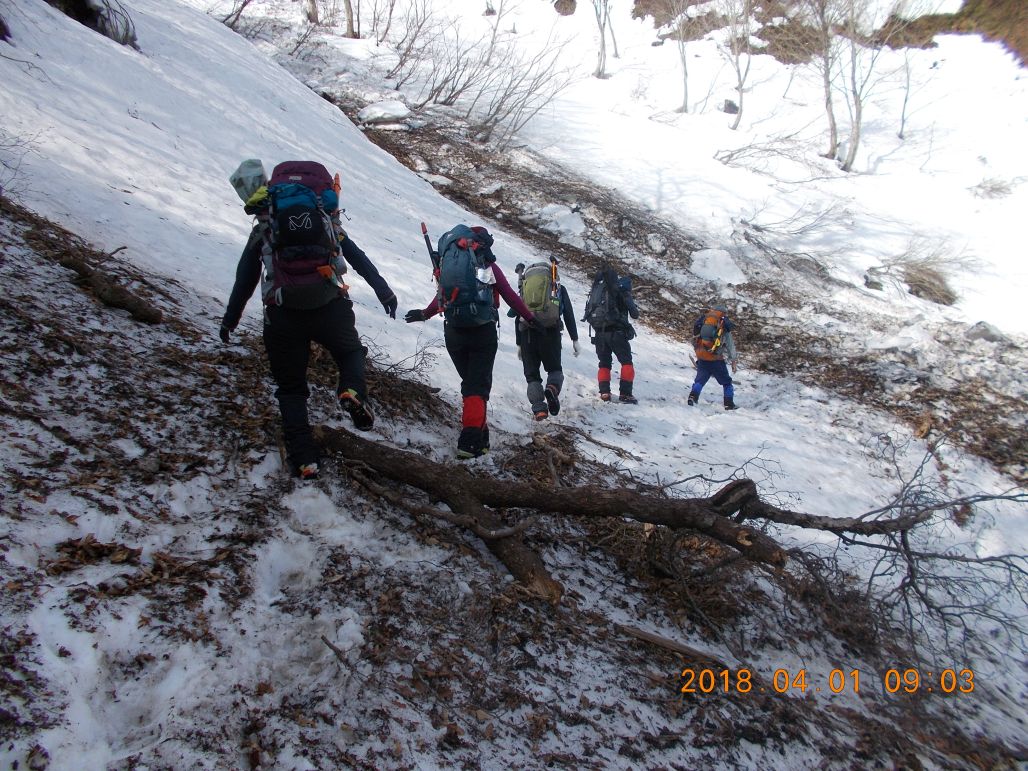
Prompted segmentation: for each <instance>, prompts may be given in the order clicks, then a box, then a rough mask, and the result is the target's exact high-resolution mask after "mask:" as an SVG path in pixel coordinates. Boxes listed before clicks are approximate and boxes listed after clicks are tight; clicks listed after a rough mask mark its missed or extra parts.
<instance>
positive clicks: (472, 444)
mask: <svg viewBox="0 0 1028 771" xmlns="http://www.w3.org/2000/svg"><path fill="white" fill-rule="evenodd" d="M488 436H489V434H488V432H487V431H486V430H485V429H481V428H475V427H474V426H465V427H464V428H463V429H462V430H461V432H460V437H459V438H458V439H457V457H458V458H460V459H461V460H467V459H468V458H478V457H480V456H482V455H485V454H486V453H487V452H489V445H487V444H486V442H485V440H486V439H487V438H488Z"/></svg>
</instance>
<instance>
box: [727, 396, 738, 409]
mask: <svg viewBox="0 0 1028 771" xmlns="http://www.w3.org/2000/svg"><path fill="white" fill-rule="evenodd" d="M725 409H726V410H737V409H739V408H738V407H736V406H735V401H734V400H733V399H732V397H731V396H726V397H725Z"/></svg>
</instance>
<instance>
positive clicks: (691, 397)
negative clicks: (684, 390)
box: [686, 391, 700, 407]
mask: <svg viewBox="0 0 1028 771" xmlns="http://www.w3.org/2000/svg"><path fill="white" fill-rule="evenodd" d="M699 400H700V395H699V394H698V393H696V392H695V391H690V392H689V401H687V402H686V404H688V405H689V406H690V407H695V406H696V402H698V401H699Z"/></svg>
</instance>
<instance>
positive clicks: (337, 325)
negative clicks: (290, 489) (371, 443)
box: [264, 297, 367, 471]
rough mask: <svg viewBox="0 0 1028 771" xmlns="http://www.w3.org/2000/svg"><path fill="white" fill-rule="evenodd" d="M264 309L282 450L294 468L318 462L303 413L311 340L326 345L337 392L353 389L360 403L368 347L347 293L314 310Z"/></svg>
mask: <svg viewBox="0 0 1028 771" xmlns="http://www.w3.org/2000/svg"><path fill="white" fill-rule="evenodd" d="M265 311H266V312H265V316H264V349H265V350H266V351H267V353H268V362H269V363H270V365H271V376H272V377H273V378H274V379H275V384H276V385H277V386H278V388H277V389H276V390H275V398H277V399H278V408H279V410H280V411H281V413H282V433H283V435H284V438H285V444H286V453H287V455H288V460H289V463H290V464H291V465H292V467H293V470H294V471H295V470H296V469H298V468H299V467H300V466H302V465H304V464H307V463H316V462H317V461H318V448H317V445H316V444H315V443H314V436H313V434H312V432H311V426H310V422H309V420H308V416H307V397H308V396H310V388H309V387H308V385H307V366H308V364H309V363H310V355H311V343H312V342H314V343H319V344H320V345H322V346H324V347H325V348H326V349H327V350H328V352H329V353H330V354H331V355H332V358H333V359H334V360H335V363H336V366H337V367H338V369H339V381H338V384H337V385H336V394H340V393H342V392H343V391H345V390H347V389H348V388H352V389H353V390H354V391H356V392H357V396H358V398H360V399H361V400H362V401H363V400H364V399H365V398H366V397H367V388H366V385H365V381H364V357H365V354H366V350H365V348H364V346H363V345H362V344H361V341H360V337H359V336H358V335H357V327H356V323H355V319H354V315H353V303H352V302H350V300H349V299H348V298H346V297H339V298H337V299H335V300H333V301H332V302H330V303H328V304H327V305H322V306H321V307H320V308H314V309H313V310H297V309H295V308H282V307H279V306H271V307H268V308H266V309H265Z"/></svg>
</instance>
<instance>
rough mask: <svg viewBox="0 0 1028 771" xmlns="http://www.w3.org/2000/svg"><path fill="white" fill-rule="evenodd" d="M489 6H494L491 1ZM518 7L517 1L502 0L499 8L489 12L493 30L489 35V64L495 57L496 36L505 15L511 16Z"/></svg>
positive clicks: (487, 54) (487, 57)
mask: <svg viewBox="0 0 1028 771" xmlns="http://www.w3.org/2000/svg"><path fill="white" fill-rule="evenodd" d="M489 8H493V6H492V4H491V3H490V5H489ZM517 9H518V4H517V3H511V2H509V0H500V5H499V7H498V8H495V9H493V12H492V13H491V14H489V16H490V17H491V24H492V32H491V34H490V35H489V50H488V51H486V56H485V63H486V64H489V63H490V62H491V61H492V58H493V52H494V51H495V50H496V37H497V35H498V34H499V32H500V25H501V24H503V19H504V17H505V16H509V15H510V14H511V13H513V12H514V11H516V10H517Z"/></svg>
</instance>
